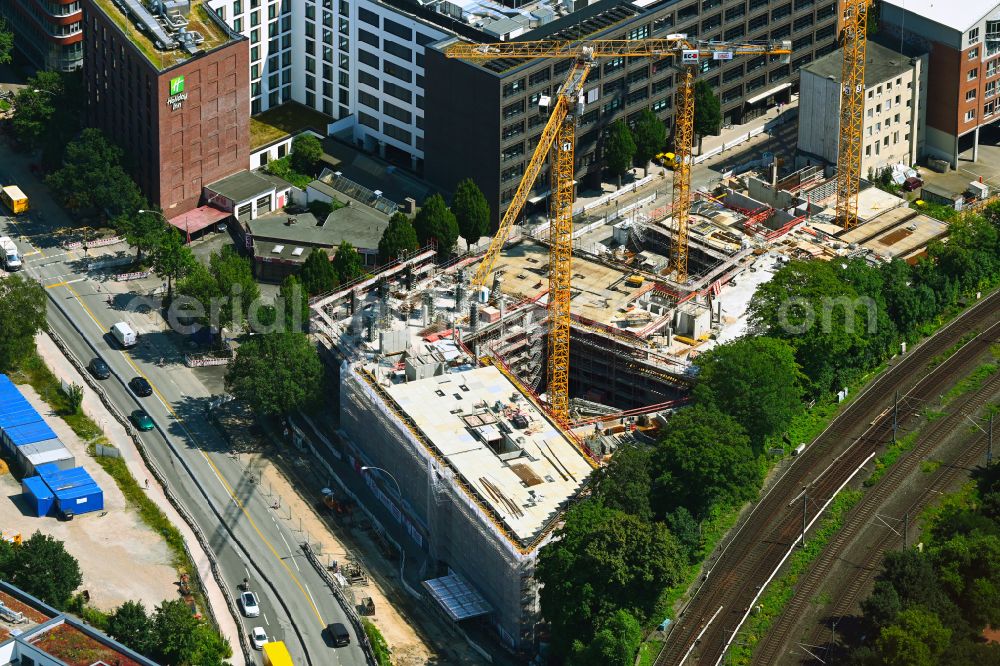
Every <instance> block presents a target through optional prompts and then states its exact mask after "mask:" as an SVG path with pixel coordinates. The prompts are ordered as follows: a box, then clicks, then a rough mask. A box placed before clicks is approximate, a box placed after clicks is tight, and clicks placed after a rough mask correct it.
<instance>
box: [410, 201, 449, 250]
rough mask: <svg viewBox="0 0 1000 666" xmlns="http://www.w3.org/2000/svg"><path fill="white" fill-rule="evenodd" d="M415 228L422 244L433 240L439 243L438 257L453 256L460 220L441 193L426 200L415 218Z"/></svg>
mask: <svg viewBox="0 0 1000 666" xmlns="http://www.w3.org/2000/svg"><path fill="white" fill-rule="evenodd" d="M413 228H414V229H415V230H416V232H417V239H418V240H419V241H420V244H421V245H427V244H428V243H429V242H431V241H432V240H433V241H434V242H435V243H437V249H438V257H440V258H441V259H445V258H447V257H449V256H451V253H452V252H453V251H454V249H455V241H457V240H458V221H457V220H456V219H455V215H454V213H452V212H451V211H450V210H449V209H448V206H447V205H446V204H445V202H444V198H443V197H442V196H441V195H440V194H434V195H431V196H430V197H428V198H427V200H426V201H424V205H423V207H422V208H421V209H420V211H419V212H418V213H417V215H416V217H415V218H413Z"/></svg>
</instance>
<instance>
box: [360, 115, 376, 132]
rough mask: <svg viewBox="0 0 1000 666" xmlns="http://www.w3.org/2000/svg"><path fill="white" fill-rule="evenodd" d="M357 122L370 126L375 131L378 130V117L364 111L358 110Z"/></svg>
mask: <svg viewBox="0 0 1000 666" xmlns="http://www.w3.org/2000/svg"><path fill="white" fill-rule="evenodd" d="M358 122H359V123H361V124H362V125H364V126H365V127H371V128H372V129H373V130H375V131H376V132H377V131H378V118H376V117H375V116H371V115H368V114H367V113H365V112H364V111H358Z"/></svg>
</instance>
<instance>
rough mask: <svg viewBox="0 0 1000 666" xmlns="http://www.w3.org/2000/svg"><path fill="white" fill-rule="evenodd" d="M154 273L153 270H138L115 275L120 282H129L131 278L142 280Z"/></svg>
mask: <svg viewBox="0 0 1000 666" xmlns="http://www.w3.org/2000/svg"><path fill="white" fill-rule="evenodd" d="M150 275H152V271H136V272H135V273H119V274H118V275H116V276H115V280H116V281H118V282H128V281H130V280H141V279H142V278H147V277H149V276H150Z"/></svg>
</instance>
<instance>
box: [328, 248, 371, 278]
mask: <svg viewBox="0 0 1000 666" xmlns="http://www.w3.org/2000/svg"><path fill="white" fill-rule="evenodd" d="M333 269H334V270H335V271H336V272H337V280H338V281H339V282H340V284H345V283H347V282H351V281H352V280H356V279H358V278H359V277H361V276H362V275H364V272H365V267H364V260H363V259H362V258H361V255H360V254H358V251H357V250H356V249H355V248H354V246H353V245H351V244H350V243H349V242H347V241H342V242H341V243H340V245H339V246H337V254H335V255H333Z"/></svg>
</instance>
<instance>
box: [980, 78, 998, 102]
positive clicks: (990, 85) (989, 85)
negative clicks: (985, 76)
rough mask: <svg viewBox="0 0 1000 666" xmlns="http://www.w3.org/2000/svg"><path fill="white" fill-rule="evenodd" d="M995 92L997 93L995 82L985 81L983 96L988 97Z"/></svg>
mask: <svg viewBox="0 0 1000 666" xmlns="http://www.w3.org/2000/svg"><path fill="white" fill-rule="evenodd" d="M996 94H997V82H996V81H987V82H986V88H985V89H984V90H983V96H984V97H986V98H987V99H989V98H990V97H993V96H994V95H996Z"/></svg>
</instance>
